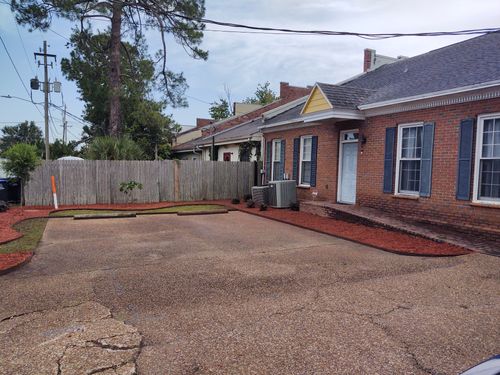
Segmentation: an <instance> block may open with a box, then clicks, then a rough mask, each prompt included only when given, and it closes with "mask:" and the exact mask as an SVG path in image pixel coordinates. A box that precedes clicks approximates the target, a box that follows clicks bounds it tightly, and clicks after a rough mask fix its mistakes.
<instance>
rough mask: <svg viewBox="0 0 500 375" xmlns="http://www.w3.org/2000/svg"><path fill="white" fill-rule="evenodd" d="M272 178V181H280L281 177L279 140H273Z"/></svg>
mask: <svg viewBox="0 0 500 375" xmlns="http://www.w3.org/2000/svg"><path fill="white" fill-rule="evenodd" d="M272 161H273V165H272V176H273V180H274V181H276V180H281V179H282V178H283V176H281V173H280V169H281V168H280V164H281V139H275V140H273V156H272Z"/></svg>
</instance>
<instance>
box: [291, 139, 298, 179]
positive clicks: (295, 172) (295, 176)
mask: <svg viewBox="0 0 500 375" xmlns="http://www.w3.org/2000/svg"><path fill="white" fill-rule="evenodd" d="M299 157H300V138H295V139H294V140H293V171H292V175H293V177H292V178H293V179H294V180H295V181H296V182H297V184H299V161H300V159H299Z"/></svg>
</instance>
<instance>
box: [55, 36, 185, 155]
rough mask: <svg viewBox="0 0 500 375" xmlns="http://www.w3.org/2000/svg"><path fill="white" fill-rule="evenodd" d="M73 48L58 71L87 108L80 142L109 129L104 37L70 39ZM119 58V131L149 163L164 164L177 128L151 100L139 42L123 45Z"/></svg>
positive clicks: (149, 69)
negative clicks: (160, 160) (160, 161)
mask: <svg viewBox="0 0 500 375" xmlns="http://www.w3.org/2000/svg"><path fill="white" fill-rule="evenodd" d="M71 40H72V43H73V44H74V46H75V48H74V49H73V50H72V51H71V53H70V58H69V59H62V61H61V68H62V71H63V73H64V74H65V76H66V77H67V78H68V79H69V80H73V81H75V82H76V84H77V86H78V90H79V93H80V96H81V99H82V100H83V101H84V102H85V103H86V104H85V109H84V118H85V120H87V121H88V122H90V123H91V124H92V125H91V126H85V127H84V128H83V130H84V140H86V141H89V140H90V139H92V138H93V137H100V136H104V135H106V134H107V129H108V128H109V110H108V108H109V103H110V89H109V82H108V79H107V70H106V68H105V67H106V65H107V63H108V62H107V55H106V54H104V53H102V52H101V51H102V50H103V49H105V46H106V45H107V44H109V41H110V36H109V33H103V34H97V35H91V34H89V33H86V34H81V33H74V34H73V35H72V38H71ZM123 49H124V50H125V51H127V52H126V53H124V54H122V61H121V65H122V69H121V72H122V90H121V94H120V100H121V103H122V130H123V134H124V135H126V136H128V137H129V138H131V139H133V140H135V141H136V143H137V144H138V145H139V146H140V147H141V148H142V150H143V152H144V157H146V158H148V159H156V158H166V157H168V154H169V150H170V146H169V145H170V141H171V139H172V136H173V133H175V132H176V131H178V129H179V125H177V124H176V123H175V122H174V121H173V120H172V118H171V117H170V116H166V115H164V114H163V112H164V111H165V108H166V102H165V101H162V100H154V99H153V92H154V76H155V71H154V62H153V61H152V60H151V58H150V57H149V56H148V55H147V51H146V48H145V47H144V44H142V42H141V41H137V43H136V45H132V44H129V43H123Z"/></svg>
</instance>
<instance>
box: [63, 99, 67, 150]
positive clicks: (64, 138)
mask: <svg viewBox="0 0 500 375" xmlns="http://www.w3.org/2000/svg"><path fill="white" fill-rule="evenodd" d="M67 140H68V121H66V104H64V112H63V145H65V144H66V141H67Z"/></svg>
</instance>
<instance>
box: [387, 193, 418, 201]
mask: <svg viewBox="0 0 500 375" xmlns="http://www.w3.org/2000/svg"><path fill="white" fill-rule="evenodd" d="M392 197H393V198H396V199H410V200H414V201H418V199H419V198H420V196H419V195H417V194H401V193H398V194H394V195H393V196H392Z"/></svg>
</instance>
